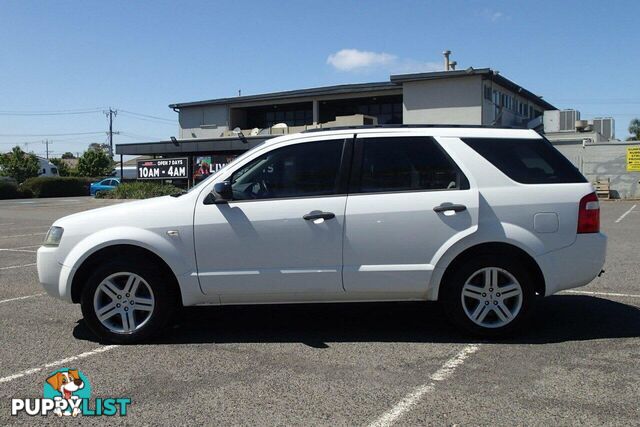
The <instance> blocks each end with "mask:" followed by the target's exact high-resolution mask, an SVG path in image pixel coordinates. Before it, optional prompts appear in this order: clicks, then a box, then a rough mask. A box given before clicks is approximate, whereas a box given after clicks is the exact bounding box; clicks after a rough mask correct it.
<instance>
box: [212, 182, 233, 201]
mask: <svg viewBox="0 0 640 427" xmlns="http://www.w3.org/2000/svg"><path fill="white" fill-rule="evenodd" d="M213 197H214V203H225V202H228V201H230V200H232V199H233V190H232V189H231V181H222V182H216V183H215V184H214V185H213Z"/></svg>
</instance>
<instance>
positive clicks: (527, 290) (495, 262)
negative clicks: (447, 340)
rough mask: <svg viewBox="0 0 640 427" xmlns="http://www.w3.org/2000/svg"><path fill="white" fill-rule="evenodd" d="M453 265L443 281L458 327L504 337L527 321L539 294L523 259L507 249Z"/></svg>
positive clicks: (448, 308) (449, 312)
mask: <svg viewBox="0 0 640 427" xmlns="http://www.w3.org/2000/svg"><path fill="white" fill-rule="evenodd" d="M454 267H455V270H454V271H453V272H452V274H450V275H449V277H448V278H447V280H446V282H445V283H443V285H444V287H443V288H442V296H443V298H442V302H443V304H444V308H445V311H446V313H447V315H448V316H449V317H450V319H451V320H452V321H453V323H455V324H456V325H457V326H458V327H459V328H461V329H462V330H464V331H466V332H467V333H470V334H472V335H475V336H480V337H484V338H502V337H506V336H509V335H511V334H512V333H514V332H515V331H517V330H518V329H520V328H521V327H522V326H523V325H524V324H525V323H526V321H527V320H528V318H529V316H530V314H531V312H532V310H533V306H534V303H535V300H536V294H535V287H534V281H533V280H534V279H533V275H532V274H531V273H530V272H529V271H528V270H527V268H526V267H525V266H524V265H523V264H522V263H521V262H520V261H518V260H517V259H516V258H514V257H511V256H509V255H506V254H504V253H496V254H482V255H480V256H475V257H474V258H471V259H469V260H466V261H464V262H462V263H459V264H457V265H456V266H454ZM496 283H497V286H496ZM463 292H464V293H463ZM474 319H475V320H474Z"/></svg>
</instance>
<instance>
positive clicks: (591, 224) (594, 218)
mask: <svg viewBox="0 0 640 427" xmlns="http://www.w3.org/2000/svg"><path fill="white" fill-rule="evenodd" d="M599 231H600V203H599V202H598V196H596V193H591V194H587V195H586V196H584V197H583V198H582V199H581V200H580V208H579V210H578V233H597V232H599Z"/></svg>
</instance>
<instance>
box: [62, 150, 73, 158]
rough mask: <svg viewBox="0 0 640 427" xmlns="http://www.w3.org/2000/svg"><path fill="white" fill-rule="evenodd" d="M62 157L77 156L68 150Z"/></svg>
mask: <svg viewBox="0 0 640 427" xmlns="http://www.w3.org/2000/svg"><path fill="white" fill-rule="evenodd" d="M61 158H63V159H75V158H76V156H74V155H73V153H72V152H71V151H67V152H66V153H64V154H63V155H62V157H61Z"/></svg>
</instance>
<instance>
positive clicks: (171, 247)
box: [59, 227, 199, 301]
mask: <svg viewBox="0 0 640 427" xmlns="http://www.w3.org/2000/svg"><path fill="white" fill-rule="evenodd" d="M185 237H186V238H185ZM185 237H176V238H169V237H168V236H167V237H164V236H162V235H160V234H158V233H156V232H153V231H149V230H146V229H142V228H137V227H112V228H106V229H103V230H100V231H98V232H96V233H93V234H90V235H89V236H87V237H85V238H84V239H82V240H81V241H79V242H78V243H77V244H76V245H75V246H74V247H73V249H72V250H71V251H70V252H69V253H68V254H67V256H66V257H65V259H64V261H63V262H62V264H63V267H62V271H61V274H60V282H59V291H60V296H61V297H62V298H63V299H66V300H68V301H71V284H72V283H73V277H74V275H75V274H76V272H77V271H78V269H79V268H80V266H81V265H82V263H84V262H85V261H86V260H87V258H89V257H90V256H91V255H92V254H94V253H96V252H97V251H99V250H101V249H104V248H106V247H109V246H115V245H132V246H138V247H141V248H143V249H147V250H149V251H151V252H153V253H154V254H156V255H157V256H159V257H160V258H161V259H162V260H163V261H164V262H165V263H166V264H167V265H168V266H169V268H171V270H172V271H173V273H174V275H175V276H176V278H177V279H178V282H180V281H181V278H183V277H189V276H190V275H191V273H193V272H194V271H196V269H195V259H194V255H193V242H192V238H191V236H185ZM187 254H188V255H187ZM181 288H182V286H181ZM198 290H199V287H198Z"/></svg>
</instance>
